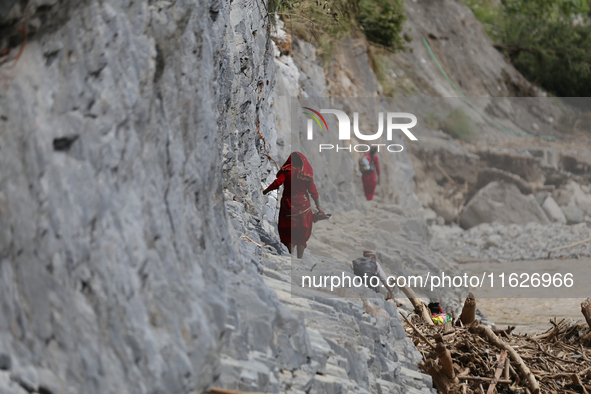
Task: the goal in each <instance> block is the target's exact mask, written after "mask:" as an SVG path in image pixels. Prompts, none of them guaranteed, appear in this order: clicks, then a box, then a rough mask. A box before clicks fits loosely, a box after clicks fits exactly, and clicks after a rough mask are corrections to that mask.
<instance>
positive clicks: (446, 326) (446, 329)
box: [443, 322, 456, 335]
mask: <svg viewBox="0 0 591 394" xmlns="http://www.w3.org/2000/svg"><path fill="white" fill-rule="evenodd" d="M455 330H456V329H455V328H454V326H453V324H452V323H451V322H447V323H445V324H444V325H443V335H449V334H452V333H453V332H454V331H455Z"/></svg>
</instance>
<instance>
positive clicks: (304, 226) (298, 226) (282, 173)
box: [263, 152, 322, 259]
mask: <svg viewBox="0 0 591 394" xmlns="http://www.w3.org/2000/svg"><path fill="white" fill-rule="evenodd" d="M281 185H284V188H283V196H282V197H281V208H280V209H279V224H278V229H279V238H280V239H281V242H282V243H283V244H285V246H287V249H289V253H292V254H293V250H294V245H295V248H296V250H297V256H298V258H299V259H301V258H302V257H303V256H304V250H305V249H306V246H307V244H306V242H307V241H308V239H309V238H310V235H311V234H312V223H313V216H312V206H311V205H310V199H309V196H311V197H312V199H313V200H314V203H315V205H316V209H317V210H318V211H320V212H322V209H321V208H320V202H319V201H318V191H317V190H316V185H315V184H314V171H313V170H312V166H311V165H310V163H309V162H308V159H306V157H305V156H304V155H303V154H301V153H300V152H293V153H292V154H291V155H290V156H289V158H288V159H287V161H286V162H285V164H283V166H282V167H281V169H280V170H279V172H278V173H277V179H275V181H274V182H273V183H271V184H270V185H269V187H268V188H266V189H265V190H264V191H263V194H267V193H269V192H270V191H272V190H276V189H278V188H279V186H281Z"/></svg>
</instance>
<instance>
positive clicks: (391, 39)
mask: <svg viewBox="0 0 591 394" xmlns="http://www.w3.org/2000/svg"><path fill="white" fill-rule="evenodd" d="M268 11H269V12H270V13H272V14H274V13H277V15H279V16H280V17H281V18H282V19H283V21H284V22H285V25H286V27H287V28H288V29H289V30H290V31H291V32H292V33H294V34H295V35H296V36H298V37H301V38H303V39H304V40H306V41H309V42H316V43H317V44H319V47H320V48H319V49H320V54H321V56H323V57H330V50H331V43H332V42H334V41H335V40H338V39H340V38H342V37H344V36H346V35H347V34H349V33H351V31H352V29H353V28H354V27H357V28H359V30H361V31H362V32H363V33H364V34H365V36H366V37H367V39H368V40H369V41H370V42H373V43H376V44H379V45H380V46H383V47H385V48H387V49H389V50H399V49H404V41H409V40H410V36H408V35H405V34H403V24H404V21H405V20H406V16H405V15H404V11H405V8H404V2H403V0H352V1H348V0H330V1H329V0H270V2H269V6H268Z"/></svg>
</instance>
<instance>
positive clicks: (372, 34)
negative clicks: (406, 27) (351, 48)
mask: <svg viewBox="0 0 591 394" xmlns="http://www.w3.org/2000/svg"><path fill="white" fill-rule="evenodd" d="M405 20H406V15H404V3H403V1H402V0H360V1H359V12H358V13H357V22H359V26H360V27H361V30H362V31H363V32H364V34H365V36H366V37H367V39H368V40H369V41H371V42H374V43H376V44H379V45H382V46H384V47H386V48H390V49H404V43H405V41H408V40H409V36H408V35H402V32H403V24H404V21H405Z"/></svg>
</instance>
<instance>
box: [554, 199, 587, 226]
mask: <svg viewBox="0 0 591 394" xmlns="http://www.w3.org/2000/svg"><path fill="white" fill-rule="evenodd" d="M560 209H561V210H562V212H563V213H564V217H565V218H566V223H567V224H578V223H582V222H584V221H585V213H584V212H583V211H582V210H581V209H580V208H579V207H577V206H576V205H574V204H569V205H567V206H565V207H560Z"/></svg>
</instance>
